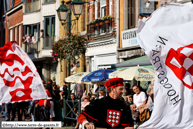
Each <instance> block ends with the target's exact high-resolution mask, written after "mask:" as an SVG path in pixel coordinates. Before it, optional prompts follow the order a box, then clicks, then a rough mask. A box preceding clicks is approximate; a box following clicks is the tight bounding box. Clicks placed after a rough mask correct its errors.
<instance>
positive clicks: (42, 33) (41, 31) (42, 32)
mask: <svg viewBox="0 0 193 129" xmlns="http://www.w3.org/2000/svg"><path fill="white" fill-rule="evenodd" d="M40 33H41V35H40V37H39V38H43V37H44V30H43V29H41V30H40Z"/></svg>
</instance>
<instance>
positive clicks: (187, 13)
mask: <svg viewBox="0 0 193 129" xmlns="http://www.w3.org/2000/svg"><path fill="white" fill-rule="evenodd" d="M139 28H140V29H139V30H138V43H139V44H140V46H141V47H142V48H143V49H144V51H145V52H146V54H147V55H148V57H149V59H150V61H151V63H152V65H153V66H154V70H155V74H156V79H155V84H154V110H153V113H152V116H151V118H150V119H149V120H148V121H146V122H145V123H144V124H142V125H141V126H139V128H138V129H193V115H192V114H193V103H192V98H193V83H192V82H193V76H192V75H193V65H192V64H193V36H192V34H193V5H181V4H171V5H166V6H163V7H160V8H158V9H157V10H156V11H155V12H154V13H153V14H152V15H151V16H150V18H149V19H148V20H146V21H145V22H144V24H140V27H139Z"/></svg>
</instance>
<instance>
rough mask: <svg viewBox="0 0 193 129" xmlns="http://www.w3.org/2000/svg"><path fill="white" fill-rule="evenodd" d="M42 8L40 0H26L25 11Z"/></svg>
mask: <svg viewBox="0 0 193 129" xmlns="http://www.w3.org/2000/svg"><path fill="white" fill-rule="evenodd" d="M38 10H40V0H35V1H31V2H28V1H26V2H25V13H30V12H35V11H38Z"/></svg>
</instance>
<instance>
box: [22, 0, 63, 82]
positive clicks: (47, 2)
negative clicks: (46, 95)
mask: <svg viewBox="0 0 193 129" xmlns="http://www.w3.org/2000/svg"><path fill="white" fill-rule="evenodd" d="M58 7H59V1H58V0H24V2H23V29H22V30H23V36H25V35H28V36H29V35H30V34H32V35H33V36H34V37H35V43H32V44H30V48H28V47H29V46H28V45H27V44H22V48H23V50H25V52H27V53H28V55H29V57H30V58H31V59H32V61H33V62H34V64H35V66H36V68H37V70H38V72H39V74H40V77H41V78H42V79H44V80H45V81H46V82H47V81H48V80H49V79H52V78H55V79H56V83H57V84H59V81H60V72H59V71H60V67H58V62H54V61H53V60H52V58H51V52H52V44H54V42H55V41H56V40H57V39H58V37H59V20H58V16H57V12H56V9H57V8H58ZM40 31H42V32H40Z"/></svg>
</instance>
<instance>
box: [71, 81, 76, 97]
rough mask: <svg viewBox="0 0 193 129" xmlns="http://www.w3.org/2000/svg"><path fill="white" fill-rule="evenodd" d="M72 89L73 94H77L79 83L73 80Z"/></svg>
mask: <svg viewBox="0 0 193 129" xmlns="http://www.w3.org/2000/svg"><path fill="white" fill-rule="evenodd" d="M70 91H71V93H72V94H74V95H76V94H77V85H76V83H75V82H72V83H71V85H70Z"/></svg>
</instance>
